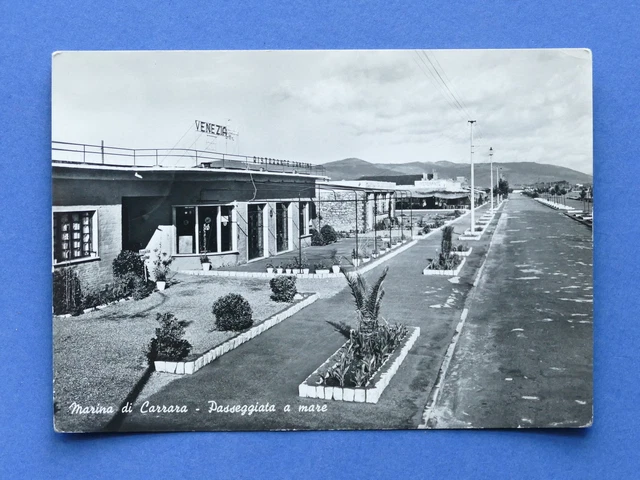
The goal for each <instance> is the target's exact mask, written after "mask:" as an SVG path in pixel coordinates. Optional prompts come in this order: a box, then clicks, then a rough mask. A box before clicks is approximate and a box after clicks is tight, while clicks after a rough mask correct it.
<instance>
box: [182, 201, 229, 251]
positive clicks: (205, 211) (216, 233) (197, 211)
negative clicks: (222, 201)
mask: <svg viewBox="0 0 640 480" xmlns="http://www.w3.org/2000/svg"><path fill="white" fill-rule="evenodd" d="M174 211H175V223H176V224H175V227H176V252H177V253H178V254H187V255H188V254H195V253H225V252H232V251H234V250H235V241H234V238H235V235H234V232H235V228H236V227H235V209H234V207H231V206H224V205H223V206H219V205H200V206H184V207H175V209H174Z"/></svg>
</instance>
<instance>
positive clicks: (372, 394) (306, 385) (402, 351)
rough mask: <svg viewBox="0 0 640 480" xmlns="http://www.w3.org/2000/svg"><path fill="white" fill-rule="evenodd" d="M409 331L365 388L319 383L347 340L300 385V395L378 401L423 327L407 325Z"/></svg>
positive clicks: (366, 401)
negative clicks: (330, 385) (329, 385)
mask: <svg viewBox="0 0 640 480" xmlns="http://www.w3.org/2000/svg"><path fill="white" fill-rule="evenodd" d="M407 330H408V331H407V335H406V336H405V337H404V338H403V339H402V341H401V342H400V345H398V347H397V348H396V349H395V350H394V351H393V353H392V354H391V355H390V356H389V358H387V359H386V360H385V362H384V363H383V364H382V365H381V366H380V367H379V368H378V370H377V371H376V373H375V374H374V375H373V376H372V377H371V378H370V379H369V382H367V384H366V385H365V386H364V387H358V388H349V387H340V386H332V387H328V386H325V385H318V384H317V383H316V381H317V380H318V379H319V378H320V376H321V375H322V374H323V373H324V372H326V370H327V368H328V367H329V366H330V365H333V364H335V363H336V361H335V357H336V356H337V355H338V354H339V352H340V350H342V348H344V346H345V345H346V344H347V343H348V342H345V344H344V345H342V346H341V347H340V348H339V349H338V350H337V351H336V352H335V353H334V354H333V355H331V356H330V357H329V358H328V359H327V361H326V362H324V363H323V364H322V365H320V367H318V368H317V369H316V370H315V371H314V372H313V373H312V374H311V375H309V376H308V377H307V378H306V379H305V381H304V382H302V383H301V384H300V385H299V386H298V396H300V397H306V398H320V399H323V400H335V401H338V402H357V403H378V400H379V399H380V396H381V395H382V392H384V389H385V388H387V385H389V382H390V381H391V379H392V378H393V376H394V375H395V374H396V372H397V371H398V368H399V367H400V365H401V364H402V362H403V361H404V359H405V357H406V356H407V354H408V353H409V350H411V347H413V344H414V343H415V342H416V340H417V339H418V337H419V336H420V328H418V327H408V329H407Z"/></svg>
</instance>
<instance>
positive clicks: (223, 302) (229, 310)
mask: <svg viewBox="0 0 640 480" xmlns="http://www.w3.org/2000/svg"><path fill="white" fill-rule="evenodd" d="M212 311H213V314H214V315H215V316H216V328H217V329H218V330H225V331H226V330H231V331H235V332H238V331H240V330H244V329H246V328H249V327H250V326H251V325H253V318H252V315H253V311H252V310H251V305H249V302H247V300H246V299H245V298H244V297H243V296H242V295H238V294H237V293H229V294H227V295H225V296H224V297H220V298H219V299H218V300H216V301H215V302H214V303H213V309H212Z"/></svg>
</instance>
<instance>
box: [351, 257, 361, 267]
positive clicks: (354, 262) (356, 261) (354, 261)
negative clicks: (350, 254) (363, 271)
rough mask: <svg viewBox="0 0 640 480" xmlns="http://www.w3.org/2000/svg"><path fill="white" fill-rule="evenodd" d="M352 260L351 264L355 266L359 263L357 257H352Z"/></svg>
mask: <svg viewBox="0 0 640 480" xmlns="http://www.w3.org/2000/svg"><path fill="white" fill-rule="evenodd" d="M352 260H353V266H354V267H357V266H358V265H360V259H359V258H354V259H352Z"/></svg>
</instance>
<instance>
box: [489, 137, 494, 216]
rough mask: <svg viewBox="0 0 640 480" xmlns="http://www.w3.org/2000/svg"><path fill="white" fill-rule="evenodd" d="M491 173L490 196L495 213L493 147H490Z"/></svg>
mask: <svg viewBox="0 0 640 480" xmlns="http://www.w3.org/2000/svg"><path fill="white" fill-rule="evenodd" d="M489 162H490V166H489V171H490V172H491V191H490V192H489V195H491V212H492V213H493V147H489Z"/></svg>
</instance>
